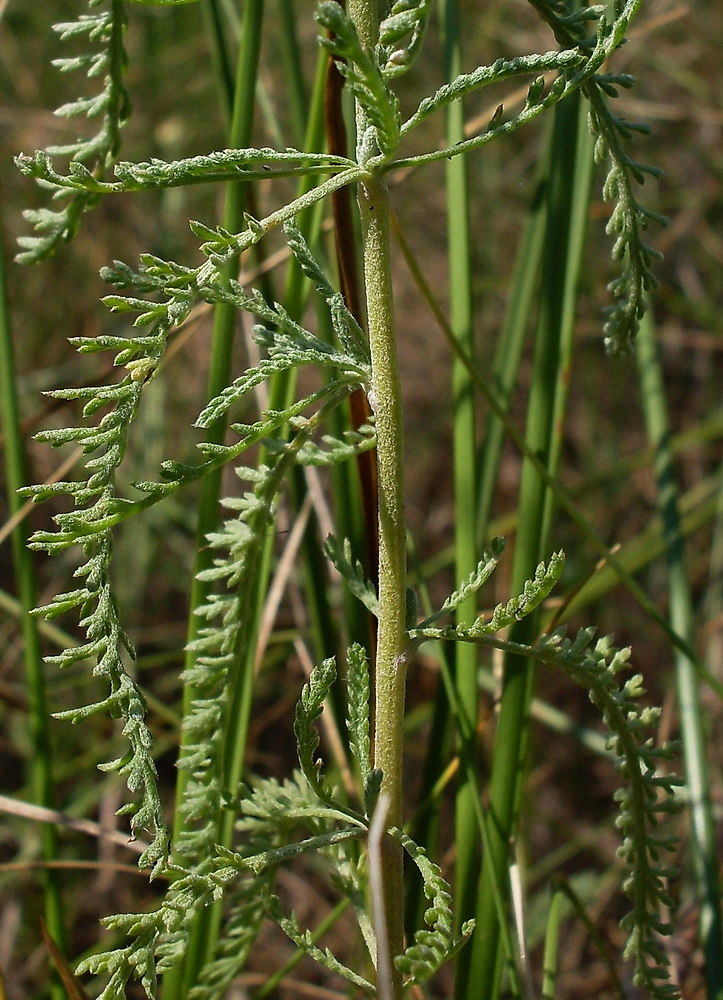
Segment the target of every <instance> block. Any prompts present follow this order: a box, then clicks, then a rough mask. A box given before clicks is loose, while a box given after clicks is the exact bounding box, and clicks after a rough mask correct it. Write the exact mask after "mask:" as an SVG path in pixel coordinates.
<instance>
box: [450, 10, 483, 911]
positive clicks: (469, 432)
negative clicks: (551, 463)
mask: <svg viewBox="0 0 723 1000" xmlns="http://www.w3.org/2000/svg"><path fill="white" fill-rule="evenodd" d="M441 13H442V17H443V19H444V62H445V77H446V79H447V80H449V81H451V80H454V79H455V78H456V77H457V76H458V75H459V74H460V73H461V72H462V47H461V42H460V34H459V9H458V3H457V0H443V2H442V5H441ZM463 139H464V109H463V107H462V103H461V101H455V102H454V103H453V104H450V105H449V106H448V108H447V132H446V141H447V144H448V145H450V146H453V145H454V144H455V143H456V142H460V141H461V140H463ZM445 175H446V183H447V258H448V261H449V306H450V325H451V327H452V329H453V331H454V334H455V337H456V338H457V340H458V341H459V343H460V344H461V345H462V346H463V348H464V350H465V352H466V354H467V355H468V356H469V357H473V356H474V328H473V320H472V262H471V255H470V241H469V208H468V203H469V198H468V186H467V160H466V158H465V157H457V158H455V159H452V160H450V161H449V162H448V163H447V164H446V165H445ZM452 392H453V406H454V428H453V445H452V447H453V456H454V458H453V462H454V510H455V519H454V525H455V579H456V580H466V579H467V578H468V577H469V575H470V574H471V573H472V572H473V571H474V569H475V567H476V565H477V531H476V528H477V503H476V500H477V496H476V494H477V486H476V469H475V464H476V463H475V458H476V452H477V446H476V426H475V403H474V386H473V384H472V379H471V378H470V376H469V372H468V371H467V369H466V368H465V366H464V365H463V364H462V363H461V362H460V361H459V360H458V359H457V358H454V360H453V363H452ZM476 617H477V596H476V595H475V594H473V595H472V596H471V597H470V598H469V599H468V600H466V601H464V602H463V603H462V604H460V606H459V607H458V608H457V612H456V615H455V618H456V622H457V624H458V625H470V624H471V623H472V622H473V621H474V620H475V618H476ZM454 666H455V683H456V686H457V692H458V696H459V704H460V711H461V712H462V713H463V714H464V715H465V717H466V722H467V727H468V730H469V733H470V734H471V737H470V738H471V745H470V746H469V747H468V748H467V749H468V752H469V754H470V755H471V756H474V754H475V743H476V738H475V735H476V729H477V712H478V700H479V695H478V686H477V650H476V649H475V648H474V647H473V646H466V645H461V644H460V645H457V646H455V651H454ZM475 794H476V792H475V788H474V786H473V785H472V784H470V782H469V781H468V780H467V775H466V772H465V771H462V773H461V776H460V780H459V784H458V788H457V798H456V803H455V844H456V847H457V860H456V868H455V879H456V885H457V920H458V924H461V923H462V922H464V921H465V920H466V919H467V918H468V917H470V916H472V915H473V913H474V909H475V905H474V899H475V885H474V881H475V880H474V872H475V871H476V869H477V863H478V859H477V844H478V835H477V823H476V820H475V815H474V808H473V804H472V800H471V797H472V796H474V795H475Z"/></svg>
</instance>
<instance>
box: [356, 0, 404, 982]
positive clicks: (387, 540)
mask: <svg viewBox="0 0 723 1000" xmlns="http://www.w3.org/2000/svg"><path fill="white" fill-rule="evenodd" d="M349 13H350V15H351V18H352V20H353V21H354V24H355V26H356V30H357V34H358V35H359V39H360V41H361V42H362V44H363V45H365V46H366V47H367V48H369V49H371V48H373V46H374V44H375V43H376V39H377V33H378V25H377V18H376V5H375V4H374V3H373V2H372V0H351V3H350V6H349ZM364 126H365V116H364V112H363V110H362V109H361V107H360V106H359V105H358V104H357V136H361V135H363V134H364V131H365V128H364ZM358 200H359V212H360V217H361V229H362V246H363V254H364V281H365V286H366V306H367V323H368V328H369V346H370V351H371V361H372V376H371V389H370V394H369V395H370V400H369V401H370V403H371V406H372V410H373V412H374V415H375V417H376V430H377V464H378V490H379V583H378V587H379V624H378V632H377V657H376V671H375V677H374V707H375V720H374V766H375V767H376V768H380V769H381V770H382V771H383V774H384V778H383V782H382V793H383V794H384V795H386V796H387V799H388V813H387V824H388V825H389V826H401V825H402V750H403V737H404V728H403V724H404V690H405V680H406V666H407V665H406V662H405V648H406V645H407V640H406V603H407V601H406V590H407V580H406V529H405V521H404V461H403V443H402V399H401V386H400V382H399V365H398V359H397V345H396V338H395V333H394V317H393V294H392V274H391V253H390V246H389V226H390V222H389V194H388V191H387V188H386V185H385V184H384V181H383V180H382V178H381V177H380V176H379V174H378V173H377V172H376V171H374V172H372V173H370V174H369V176H368V178H367V179H365V180H364V181H362V182H361V183H360V185H359V191H358ZM382 879H383V892H384V904H385V905H384V909H385V913H386V923H387V940H388V944H389V954H390V955H391V956H392V968H391V977H392V995H393V997H394V1000H401V997H402V980H401V975H400V974H399V971H398V969H397V968H396V966H395V965H394V961H393V959H394V956H395V955H399V954H401V953H402V951H403V949H404V915H403V901H404V870H403V858H402V849H401V845H399V844H398V843H397V842H396V841H392V840H391V839H390V838H389V837H385V838H384V840H383V842H382Z"/></svg>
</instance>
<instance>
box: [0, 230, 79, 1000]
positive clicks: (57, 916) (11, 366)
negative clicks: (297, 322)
mask: <svg viewBox="0 0 723 1000" xmlns="http://www.w3.org/2000/svg"><path fill="white" fill-rule="evenodd" d="M0 421H1V423H2V430H3V437H4V444H5V448H4V451H5V477H6V488H7V504H8V512H9V514H10V516H11V517H12V516H13V515H14V514H15V513H17V512H18V511H19V510H20V508H21V507H22V505H23V501H22V500H21V499H20V497H19V496H18V493H17V491H18V490H19V489H20V488H21V487H22V486H26V485H27V479H26V476H25V463H24V459H23V454H24V441H23V436H22V432H21V429H20V414H19V409H18V398H17V383H16V380H15V356H14V351H13V340H12V328H11V322H10V307H9V303H8V295H7V283H6V277H5V256H4V250H3V247H2V246H1V245H0ZM28 534H29V532H28V528H27V520H25V519H22V520H20V521H19V522H18V524H17V525H16V526H15V528H14V529H13V532H12V537H11V543H12V553H13V566H14V569H15V580H16V586H17V594H18V600H19V603H20V605H21V616H20V624H21V631H22V637H23V659H24V663H25V677H26V683H27V692H28V728H29V732H30V743H31V745H32V755H31V758H30V763H29V772H30V773H29V779H30V785H31V787H32V793H33V800H34V801H35V802H36V803H37V804H38V805H40V806H46V807H48V808H50V809H52V808H54V807H55V802H54V794H53V768H52V748H51V739H50V730H49V717H48V709H47V704H46V694H45V677H44V674H43V657H42V652H41V648H40V635H39V632H38V623H37V619H36V618H34V617H33V616H32V615H31V614H30V612H31V611H32V609H33V608H34V607H35V604H36V601H35V573H34V570H33V560H32V555H31V553H30V551H29V549H28V547H27V540H28ZM41 847H42V855H43V859H44V860H45V861H56V860H57V858H58V837H57V832H56V829H55V827H54V826H53V825H52V824H51V823H43V824H42V827H41ZM42 884H43V893H44V914H45V923H46V925H47V928H48V931H49V933H50V936H51V937H52V939H53V940H54V941H55V943H56V944H57V945H58V947H59V948H60V949H61V951H62V950H63V949H64V941H65V927H64V923H63V903H62V897H61V893H60V879H59V873H58V872H57V871H53V870H52V869H47V870H46V871H45V872H44V874H43V876H42ZM51 993H52V996H53V1000H62V997H63V990H62V987H61V986H60V984H59V983H57V982H56V983H53V985H52V989H51Z"/></svg>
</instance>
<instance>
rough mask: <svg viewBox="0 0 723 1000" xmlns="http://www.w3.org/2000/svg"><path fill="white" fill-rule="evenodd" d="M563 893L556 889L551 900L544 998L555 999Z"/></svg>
mask: <svg viewBox="0 0 723 1000" xmlns="http://www.w3.org/2000/svg"><path fill="white" fill-rule="evenodd" d="M561 916H562V893H561V892H560V890H559V889H556V890H555V892H553V894H552V899H551V900H550V909H549V911H548V915H547V931H546V932H545V950H544V952H543V958H542V1000H555V983H556V981H557V945H558V941H559V939H560V918H561Z"/></svg>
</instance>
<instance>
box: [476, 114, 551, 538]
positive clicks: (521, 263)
mask: <svg viewBox="0 0 723 1000" xmlns="http://www.w3.org/2000/svg"><path fill="white" fill-rule="evenodd" d="M549 153H550V130H549V129H548V132H547V138H546V142H545V151H544V153H543V155H542V157H541V158H540V163H539V167H538V175H537V177H536V180H535V189H534V193H533V196H532V200H531V202H530V207H529V209H528V213H527V221H526V224H525V232H524V235H523V237H522V242H521V244H520V249H519V251H518V254H517V259H516V261H515V270H514V274H513V276H512V283H511V289H510V297H509V305H508V308H507V312H506V314H505V321H504V324H503V326H502V330H501V331H500V335H499V339H498V342H497V346H496V348H495V356H494V361H493V363H492V382H493V385H494V387H495V390H496V392H497V398H498V400H499V402H500V404H501V405H502V406H504V407H505V409H506V410H507V409H509V406H510V402H511V399H512V393H513V390H514V386H515V383H516V381H517V373H518V370H519V366H520V359H521V357H522V348H523V346H524V341H525V335H526V333H527V330H528V328H529V325H530V313H531V310H532V306H533V302H534V296H535V292H536V290H537V285H538V281H539V274H540V262H541V260H542V251H543V247H544V236H545V219H546V209H547V202H546V199H545V179H546V177H547V173H548V170H549ZM504 436H505V426H504V424H503V422H502V421H501V420H500V419H499V417H498V416H497V415H496V414H495V413H489V414H488V416H487V420H486V424H485V434H484V440H483V442H482V446H481V449H480V458H479V497H478V501H477V511H478V514H477V516H478V537H479V539H480V540H481V541H485V540H487V539H488V538H489V537H490V532H489V522H490V517H491V513H492V502H493V500H494V493H495V488H496V485H497V473H498V469H499V463H500V456H501V454H502V445H503V443H504Z"/></svg>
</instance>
